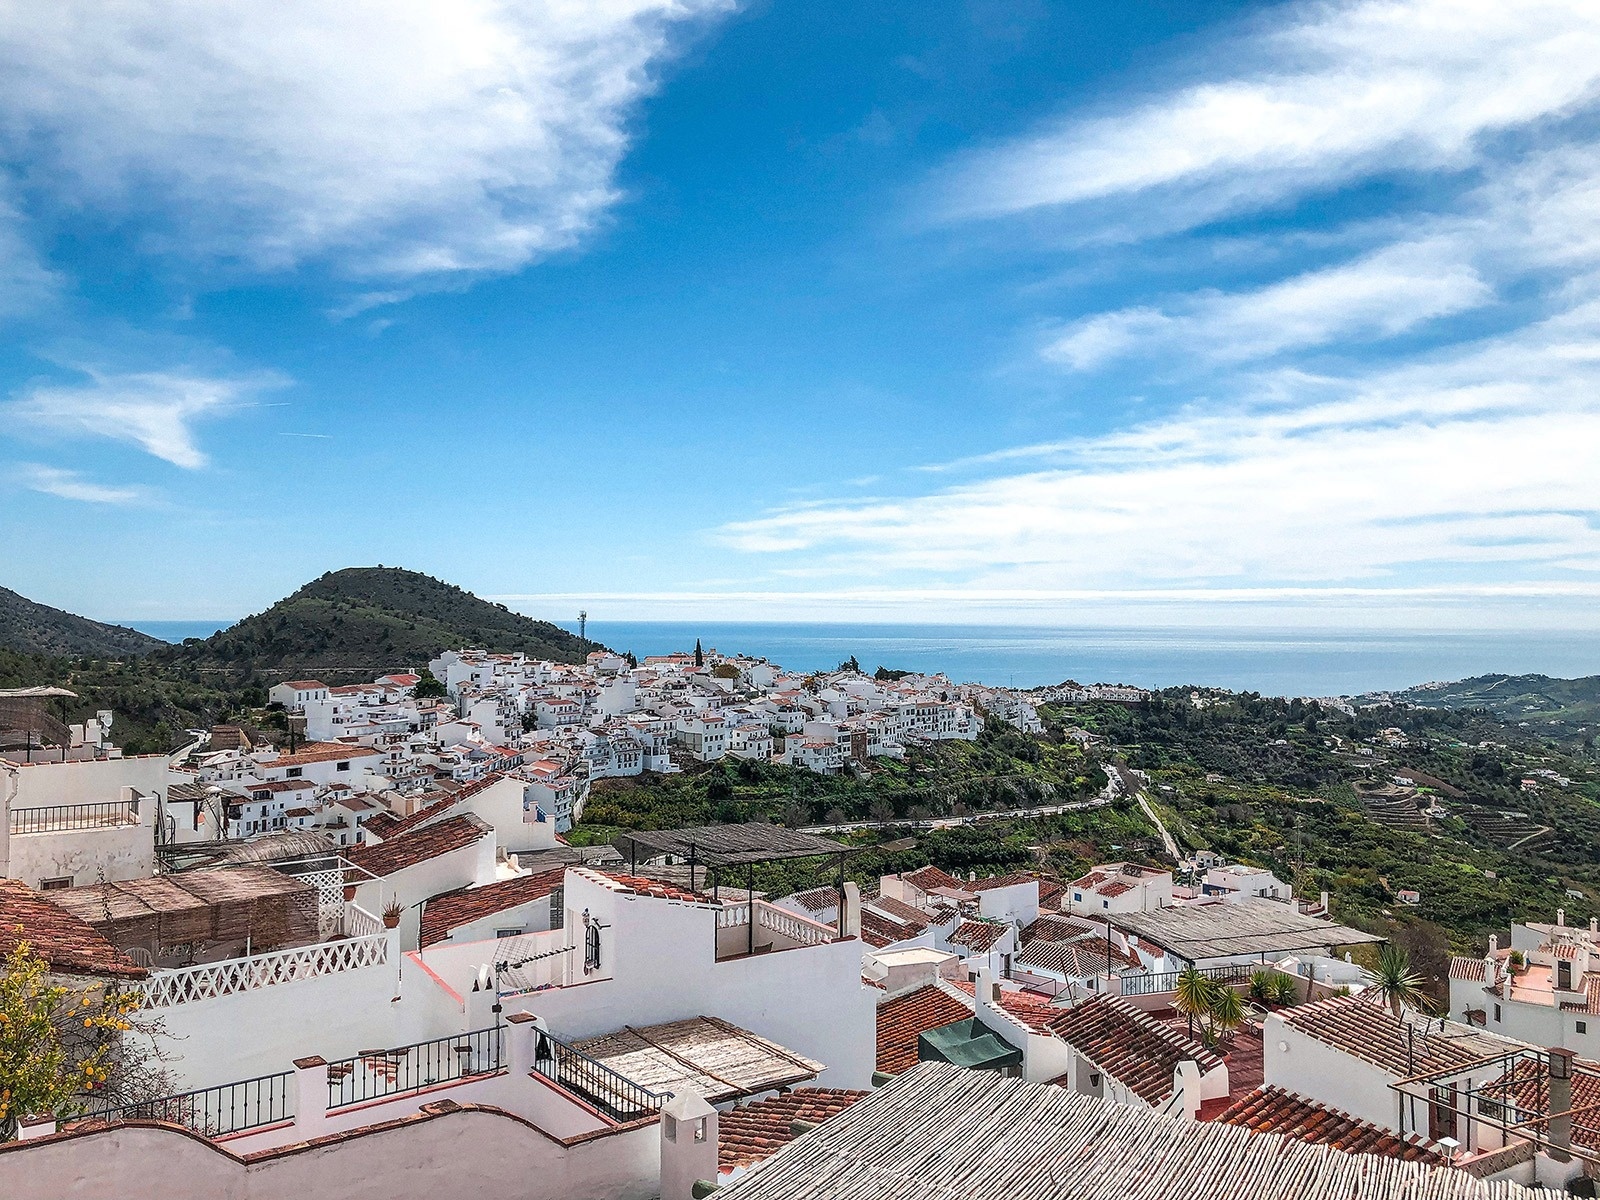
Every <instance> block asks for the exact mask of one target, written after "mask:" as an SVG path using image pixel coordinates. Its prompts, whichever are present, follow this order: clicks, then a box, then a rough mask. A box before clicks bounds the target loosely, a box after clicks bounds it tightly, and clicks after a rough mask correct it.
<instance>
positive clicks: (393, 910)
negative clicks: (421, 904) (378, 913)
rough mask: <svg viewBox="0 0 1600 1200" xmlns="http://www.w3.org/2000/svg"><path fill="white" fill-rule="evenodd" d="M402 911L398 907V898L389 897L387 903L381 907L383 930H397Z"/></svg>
mask: <svg viewBox="0 0 1600 1200" xmlns="http://www.w3.org/2000/svg"><path fill="white" fill-rule="evenodd" d="M403 911H404V910H403V909H402V908H401V907H400V898H399V897H398V896H394V897H391V898H390V900H389V903H387V904H385V905H384V906H383V927H384V928H385V929H398V928H399V927H400V914H401V913H402V912H403Z"/></svg>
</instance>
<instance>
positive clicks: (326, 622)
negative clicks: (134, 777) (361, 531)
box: [154, 567, 600, 683]
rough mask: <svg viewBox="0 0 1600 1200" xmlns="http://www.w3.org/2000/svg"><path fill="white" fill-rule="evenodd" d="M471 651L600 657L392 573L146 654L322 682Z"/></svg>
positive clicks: (428, 581) (305, 594) (497, 610)
mask: <svg viewBox="0 0 1600 1200" xmlns="http://www.w3.org/2000/svg"><path fill="white" fill-rule="evenodd" d="M463 646H473V647H477V648H480V649H485V650H492V651H498V652H501V653H523V654H529V655H533V656H536V657H538V658H548V659H553V660H555V661H557V662H581V661H582V660H583V657H584V655H585V654H587V653H588V652H589V651H591V650H597V649H600V646H599V644H598V643H596V642H590V641H585V640H583V639H581V638H579V637H577V636H576V635H575V634H572V633H568V632H567V631H566V630H565V629H562V628H560V627H559V626H557V625H552V624H550V623H549V622H548V621H535V620H533V619H532V618H530V617H524V616H522V615H521V614H519V613H514V612H512V611H511V610H510V609H508V608H506V607H505V606H504V605H501V604H492V603H490V602H489V601H487V600H482V599H480V598H478V597H477V596H474V595H473V594H472V593H471V592H467V591H463V590H462V589H461V588H458V587H455V586H453V585H451V584H448V583H445V582H443V581H442V580H438V579H434V578H432V577H431V576H428V575H422V574H418V573H417V572H415V571H404V570H401V569H400V568H398V567H347V568H346V569H344V570H342V571H331V572H329V573H328V574H326V575H324V576H322V577H321V578H320V579H315V580H312V582H310V583H308V584H306V585H305V587H303V588H301V589H300V590H299V591H297V592H295V593H294V595H292V596H289V597H287V598H286V599H283V600H280V601H278V603H276V604H274V605H273V606H272V607H271V608H269V609H267V610H266V611H265V612H263V613H258V614H256V615H255V616H251V617H246V618H245V619H244V620H242V621H240V622H239V623H238V624H236V625H232V626H230V627H228V628H227V629H224V630H222V631H221V632H219V633H215V634H213V635H212V636H211V637H209V638H206V639H205V640H203V641H202V640H199V639H190V640H189V641H186V642H185V643H184V644H183V645H182V646H179V647H175V648H173V649H171V650H166V651H162V652H161V653H159V654H157V655H155V656H154V658H155V660H156V661H157V662H161V663H166V664H170V665H172V666H174V667H178V668H189V669H191V670H198V671H205V672H208V673H220V674H224V675H227V674H237V675H239V676H241V677H242V676H249V675H260V676H266V677H268V678H271V679H285V678H292V677H315V678H317V679H321V680H322V681H323V682H325V683H343V682H352V681H357V680H366V679H372V678H374V677H375V676H377V675H381V674H384V673H385V672H389V671H399V670H403V669H406V668H416V667H422V666H426V665H427V662H428V660H429V659H430V658H433V657H435V656H437V655H438V654H439V652H440V651H442V650H449V649H455V648H459V647H463Z"/></svg>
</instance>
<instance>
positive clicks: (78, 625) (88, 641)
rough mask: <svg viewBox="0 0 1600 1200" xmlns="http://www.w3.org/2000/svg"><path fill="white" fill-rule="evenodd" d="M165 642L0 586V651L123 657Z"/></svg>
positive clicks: (152, 648) (149, 649) (153, 648)
mask: <svg viewBox="0 0 1600 1200" xmlns="http://www.w3.org/2000/svg"><path fill="white" fill-rule="evenodd" d="M166 644H167V643H166V642H163V641H162V640H161V639H160V638H153V637H151V636H150V635H149V634H147V633H140V632H139V631H138V630H137V629H128V628H126V627H125V626H122V625H107V624H104V623H103V622H100V621H91V620H90V619H89V618H88V617H80V616H78V615H77V614H76V613H69V612H65V611H63V610H62V609H59V608H51V607H50V606H49V605H48V604H40V603H38V602H37V601H34V600H29V599H28V598H27V597H26V596H19V595H18V594H17V593H16V592H13V591H11V590H10V589H9V588H3V587H0V648H3V649H6V650H12V651H15V652H17V653H19V654H42V655H58V654H77V655H89V656H91V657H96V658H122V657H127V656H138V655H141V654H149V653H150V652H151V651H152V650H155V649H157V648H158V647H161V646H165V645H166Z"/></svg>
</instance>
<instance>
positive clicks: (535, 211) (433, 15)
mask: <svg viewBox="0 0 1600 1200" xmlns="http://www.w3.org/2000/svg"><path fill="white" fill-rule="evenodd" d="M729 7H731V5H730V4H729V2H728V0H594V2H589V3H573V2H569V0H545V2H543V3H518V4H507V3H500V2H496V0H402V2H400V3H394V2H387V0H386V2H379V0H351V2H349V3H342V4H326V3H321V2H320V0H285V2H283V3H277V4H270V5H262V4H251V3H245V2H243V0H223V2H220V3H218V2H215V0H177V2H172V0H122V2H119V3H115V4H100V3H89V2H88V0H63V2H61V3H51V4H23V5H17V6H14V7H13V8H12V9H11V11H9V12H8V14H7V18H6V20H5V21H4V22H3V23H0V109H3V110H4V112H5V113H6V120H5V122H4V123H3V125H0V138H3V141H0V144H5V145H8V146H9V147H10V148H11V151H12V152H13V153H14V154H16V155H19V156H25V158H26V160H27V167H28V174H29V185H30V192H31V193H32V194H35V195H46V196H50V197H53V199H54V201H55V202H56V203H59V204H61V205H65V206H83V207H86V208H90V209H98V210H100V211H102V212H106V213H110V214H114V215H122V216H127V217H130V218H136V219H138V220H139V221H140V223H141V224H140V227H141V228H142V229H143V230H144V231H145V233H146V245H147V246H148V247H149V248H151V249H152V250H155V251H162V252H166V253H169V254H173V255H177V256H185V255H201V256H224V257H228V258H234V259H238V260H242V261H244V262H246V263H248V264H251V265H253V266H257V267H265V268H285V267H290V266H293V265H295V264H298V263H302V262H305V261H308V260H319V261H326V262H328V263H329V264H331V265H332V267H333V268H334V269H335V270H336V271H338V272H341V273H344V274H347V275H349V276H352V277H359V278H368V279H393V280H415V279H418V278H427V277H434V278H437V277H448V276H450V275H452V274H454V273H458V272H463V271H480V270H505V269H514V268H516V267H519V266H521V265H523V264H524V263H527V262H529V261H530V260H532V259H534V258H537V257H539V256H541V255H544V254H547V253H549V252H551V251H553V250H557V249H560V248H562V247H565V246H569V245H571V244H572V243H573V242H574V241H575V240H576V239H578V238H579V237H581V236H582V235H583V234H584V233H585V232H587V231H588V230H590V229H592V228H593V227H594V225H595V223H596V221H597V220H598V219H599V217H600V216H601V214H602V213H603V212H604V211H605V209H606V208H607V207H608V206H610V205H611V204H612V203H614V202H615V200H616V199H617V197H618V191H617V187H616V184H615V182H614V179H613V175H614V171H615V168H616V165H617V163H618V161H619V160H620V158H621V156H622V154H623V153H624V151H625V150H626V147H627V144H628V140H629V139H628V128H627V122H628V119H629V117H630V114H631V113H632V111H633V109H634V107H635V105H636V103H637V102H638V101H639V99H640V98H641V97H642V96H644V95H645V94H647V93H648V92H649V91H650V90H651V88H652V86H653V78H652V73H651V72H652V68H653V67H654V66H656V65H657V64H658V63H659V62H661V61H662V60H663V58H664V57H665V56H666V55H667V54H668V53H669V51H670V49H671V36H672V32H673V29H674V27H675V26H680V25H683V24H684V23H686V22H688V21H690V20H691V19H693V18H697V17H702V16H704V15H706V14H710V13H716V12H720V11H725V10H726V9H728V8H729Z"/></svg>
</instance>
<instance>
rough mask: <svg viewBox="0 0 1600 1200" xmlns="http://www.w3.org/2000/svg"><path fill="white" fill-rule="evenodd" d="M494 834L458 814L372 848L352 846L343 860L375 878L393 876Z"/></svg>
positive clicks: (475, 819)
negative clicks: (377, 876)
mask: <svg viewBox="0 0 1600 1200" xmlns="http://www.w3.org/2000/svg"><path fill="white" fill-rule="evenodd" d="M370 824H371V823H370V822H369V823H368V825H369V828H370ZM493 832H494V830H493V829H492V828H491V827H490V826H489V825H487V824H486V823H485V822H483V821H482V820H480V819H479V818H478V817H477V816H475V815H474V814H472V813H461V814H460V815H459V816H454V817H446V818H445V819H444V820H443V821H440V822H439V823H438V824H436V825H424V826H423V827H422V828H421V829H413V830H410V831H408V832H405V833H401V834H400V835H399V836H397V837H396V836H391V837H390V838H389V839H388V840H387V841H384V842H380V843H378V844H377V845H375V846H374V845H366V846H352V847H351V848H350V849H349V850H346V851H345V852H344V856H345V858H347V859H349V860H350V862H352V863H354V864H355V865H356V866H358V867H361V868H362V869H364V870H366V871H370V872H371V873H372V874H374V875H379V876H382V875H392V874H394V873H395V872H396V871H402V870H404V869H405V868H406V867H414V866H416V865H417V864H418V863H420V862H427V861H428V860H429V859H430V858H438V857H439V856H440V855H441V854H449V853H450V852H451V851H452V850H460V849H463V848H465V847H467V846H470V845H472V844H473V843H474V842H476V841H478V840H479V839H480V838H482V837H484V836H485V835H487V834H490V833H493ZM356 882H359V879H357V880H356Z"/></svg>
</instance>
